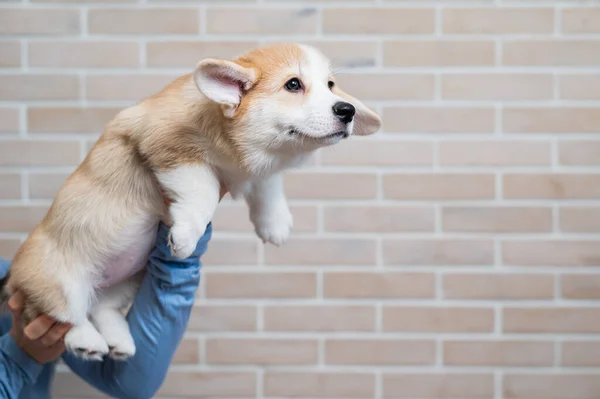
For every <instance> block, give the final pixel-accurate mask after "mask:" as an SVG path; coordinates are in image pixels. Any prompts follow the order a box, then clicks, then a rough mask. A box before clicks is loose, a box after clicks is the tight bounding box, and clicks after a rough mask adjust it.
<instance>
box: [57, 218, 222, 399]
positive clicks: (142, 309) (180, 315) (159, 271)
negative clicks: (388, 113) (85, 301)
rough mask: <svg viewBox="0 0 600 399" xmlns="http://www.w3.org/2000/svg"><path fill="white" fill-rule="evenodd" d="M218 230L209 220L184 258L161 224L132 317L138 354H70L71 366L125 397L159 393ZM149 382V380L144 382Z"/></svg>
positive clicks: (104, 388) (102, 387)
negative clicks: (85, 357)
mask: <svg viewBox="0 0 600 399" xmlns="http://www.w3.org/2000/svg"><path fill="white" fill-rule="evenodd" d="M211 233H212V229H211V226H210V225H209V226H208V227H207V229H206V232H205V233H204V235H203V236H202V238H201V239H200V241H199V242H198V245H197V247H196V250H195V251H194V253H193V254H192V256H190V257H189V258H187V259H185V260H179V259H177V258H175V257H173V256H171V254H170V250H169V248H168V246H167V235H168V229H167V228H166V227H165V226H163V225H161V227H160V229H159V232H158V238H157V246H156V248H155V249H154V250H153V251H152V253H151V255H150V259H149V264H148V272H147V274H146V276H145V278H144V280H143V281H142V284H141V286H140V289H139V292H138V294H137V296H136V298H135V300H134V303H133V306H132V308H131V310H130V311H129V314H128V316H127V321H128V323H129V328H130V330H131V334H132V336H133V338H134V342H135V345H136V354H135V356H133V357H132V358H130V359H128V360H127V361H124V362H123V361H114V360H112V359H108V358H107V359H106V360H104V361H103V362H87V361H82V360H80V359H77V358H75V357H74V356H72V355H69V354H66V355H65V356H64V360H65V362H66V363H67V364H68V365H69V367H70V368H71V369H72V370H73V371H74V372H75V373H77V374H78V375H80V376H81V377H82V378H83V379H85V380H86V381H87V382H88V383H90V384H91V385H93V386H94V387H96V388H98V389H99V390H101V391H103V392H104V393H106V394H108V395H112V396H117V397H119V398H129V397H131V398H144V397H153V395H154V394H155V392H156V391H157V390H158V388H159V387H160V385H162V382H163V380H164V378H165V375H166V373H167V370H168V368H169V365H170V364H171V360H172V358H173V355H174V353H175V351H176V349H177V347H178V346H179V343H180V342H181V339H182V337H183V334H184V332H185V329H186V327H187V324H188V320H189V316H190V312H191V309H192V306H193V304H194V300H195V295H196V290H197V287H198V283H199V281H200V260H199V257H200V256H201V255H202V254H203V253H204V252H205V250H206V247H207V244H208V241H209V240H210V237H211ZM140 381H143V383H140Z"/></svg>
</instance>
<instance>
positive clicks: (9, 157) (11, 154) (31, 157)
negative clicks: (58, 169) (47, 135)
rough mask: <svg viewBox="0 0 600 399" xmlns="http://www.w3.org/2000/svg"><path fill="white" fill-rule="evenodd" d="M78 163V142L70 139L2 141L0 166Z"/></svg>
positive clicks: (66, 164) (69, 164) (67, 164)
mask: <svg viewBox="0 0 600 399" xmlns="http://www.w3.org/2000/svg"><path fill="white" fill-rule="evenodd" d="M78 163H79V143H77V142H72V141H29V140H27V141H26V140H18V141H17V140H15V141H2V145H1V146H0V166H71V165H76V164H78Z"/></svg>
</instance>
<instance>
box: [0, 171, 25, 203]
mask: <svg viewBox="0 0 600 399" xmlns="http://www.w3.org/2000/svg"><path fill="white" fill-rule="evenodd" d="M19 198H21V176H20V175H19V174H18V173H0V199H19Z"/></svg>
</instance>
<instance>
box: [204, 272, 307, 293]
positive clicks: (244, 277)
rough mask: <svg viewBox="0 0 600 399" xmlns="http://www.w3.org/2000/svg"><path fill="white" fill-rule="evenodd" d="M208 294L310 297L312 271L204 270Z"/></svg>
mask: <svg viewBox="0 0 600 399" xmlns="http://www.w3.org/2000/svg"><path fill="white" fill-rule="evenodd" d="M204 278H205V279H206V282H207V283H206V284H207V290H206V296H207V297H209V298H314V297H315V295H316V292H317V276H316V274H315V273H207V274H206V275H205V277H204Z"/></svg>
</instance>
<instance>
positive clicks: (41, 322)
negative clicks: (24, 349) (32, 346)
mask: <svg viewBox="0 0 600 399" xmlns="http://www.w3.org/2000/svg"><path fill="white" fill-rule="evenodd" d="M54 323H55V321H54V320H52V319H51V318H50V317H48V316H46V315H42V316H39V317H38V318H36V319H35V320H33V321H32V322H31V323H29V324H28V325H27V327H25V330H24V332H25V336H26V337H27V338H29V339H30V340H36V339H39V338H40V337H42V336H43V335H45V334H46V333H47V332H48V331H49V330H50V329H51V328H52V326H53V325H54Z"/></svg>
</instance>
